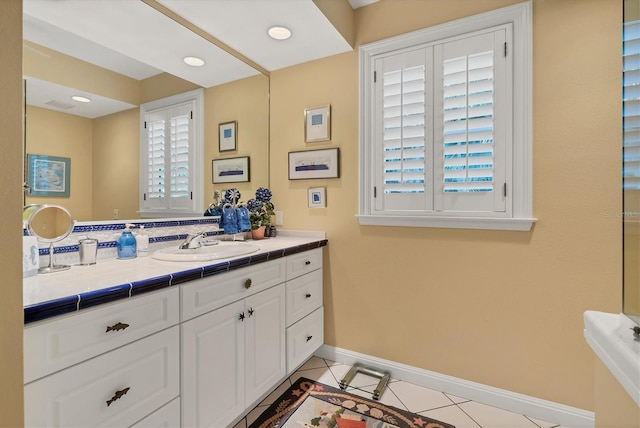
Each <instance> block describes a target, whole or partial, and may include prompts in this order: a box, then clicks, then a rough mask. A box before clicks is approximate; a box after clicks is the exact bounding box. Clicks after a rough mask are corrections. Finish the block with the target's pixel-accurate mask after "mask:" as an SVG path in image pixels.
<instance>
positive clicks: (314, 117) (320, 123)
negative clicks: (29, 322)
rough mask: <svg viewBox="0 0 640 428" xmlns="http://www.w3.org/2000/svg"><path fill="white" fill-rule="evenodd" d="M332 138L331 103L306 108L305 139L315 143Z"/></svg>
mask: <svg viewBox="0 0 640 428" xmlns="http://www.w3.org/2000/svg"><path fill="white" fill-rule="evenodd" d="M330 139H331V105H330V104H327V105H326V106H320V107H311V108H307V109H305V110H304V141H305V142H307V143H313V142H316V141H327V140H330Z"/></svg>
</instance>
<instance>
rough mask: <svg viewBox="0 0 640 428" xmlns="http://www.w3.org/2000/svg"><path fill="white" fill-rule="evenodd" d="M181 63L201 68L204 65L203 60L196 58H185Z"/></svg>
mask: <svg viewBox="0 0 640 428" xmlns="http://www.w3.org/2000/svg"><path fill="white" fill-rule="evenodd" d="M183 61H184V62H185V64H187V65H190V66H192V67H202V66H203V65H204V60H203V59H201V58H198V57H197V56H185V57H184V59H183Z"/></svg>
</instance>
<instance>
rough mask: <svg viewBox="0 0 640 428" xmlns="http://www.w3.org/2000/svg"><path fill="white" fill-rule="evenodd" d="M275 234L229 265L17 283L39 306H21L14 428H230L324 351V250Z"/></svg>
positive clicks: (83, 272)
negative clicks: (21, 362)
mask: <svg viewBox="0 0 640 428" xmlns="http://www.w3.org/2000/svg"><path fill="white" fill-rule="evenodd" d="M282 235H285V236H282V237H280V236H279V237H278V238H271V239H265V240H263V241H251V243H252V244H254V245H257V246H258V247H259V250H258V251H256V252H254V253H252V254H249V255H245V256H239V257H235V258H231V259H224V260H213V261H208V262H168V261H158V260H154V259H152V258H151V257H145V258H138V259H134V260H117V259H108V260H104V261H99V262H98V263H97V264H96V265H93V266H72V268H71V269H70V270H69V271H66V272H61V273H56V274H52V275H49V276H46V275H38V276H37V277H34V278H28V279H25V301H26V302H28V301H29V299H32V300H34V299H38V297H37V296H43V297H40V300H42V301H35V302H31V303H30V304H28V305H27V306H26V307H25V322H26V324H25V332H24V355H25V426H27V427H30V426H49V427H65V426H76V427H77V426H86V427H89V426H119V427H143V426H144V427H152V426H158V427H159V426H171V427H177V426H184V427H207V426H208V427H223V426H228V425H231V424H233V423H234V422H236V421H237V420H238V419H239V418H240V417H241V416H242V415H243V414H244V413H246V412H247V411H249V410H251V408H253V406H255V405H256V404H258V403H259V401H260V400H262V399H263V398H264V397H265V396H266V395H267V394H268V393H269V392H270V391H271V390H272V389H273V388H275V387H276V386H277V385H279V384H280V383H281V382H282V381H283V380H284V379H285V378H286V377H287V376H288V375H289V374H290V373H292V372H293V371H295V369H296V368H297V367H298V366H300V365H301V364H302V363H303V362H304V361H305V360H306V359H308V358H309V357H310V356H311V355H312V354H313V352H314V351H315V350H317V349H318V348H319V347H320V346H321V345H322V343H323V306H322V251H323V249H322V247H324V246H325V245H326V244H327V241H326V239H325V238H324V236H323V234H320V235H314V234H301V235H299V236H295V235H291V236H286V234H284V233H283V234H282ZM47 287H50V289H48V288H47ZM54 288H55V289H56V290H57V291H54ZM61 288H62V290H63V291H60V289H61ZM56 293H57V294H56ZM60 294H64V296H63V297H60ZM46 296H49V297H51V296H54V298H53V299H49V300H47V299H46ZM74 302H75V303H74ZM74 304H75V308H74V307H73V306H74Z"/></svg>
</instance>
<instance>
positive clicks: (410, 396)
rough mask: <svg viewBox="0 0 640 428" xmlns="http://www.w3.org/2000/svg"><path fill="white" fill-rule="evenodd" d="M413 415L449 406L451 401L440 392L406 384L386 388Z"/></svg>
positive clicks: (395, 384) (396, 383)
mask: <svg viewBox="0 0 640 428" xmlns="http://www.w3.org/2000/svg"><path fill="white" fill-rule="evenodd" d="M387 388H389V389H390V390H392V391H393V393H394V394H395V395H396V396H397V397H398V398H399V399H400V401H402V402H403V403H404V405H405V406H406V407H407V410H409V411H410V412H414V413H419V412H424V411H427V410H432V409H437V408H439V407H445V406H450V405H452V404H453V401H451V400H450V399H449V397H447V396H446V395H445V394H443V393H442V392H440V391H434V390H433V389H429V388H424V387H422V386H418V385H414V384H411V383H408V382H402V381H401V382H394V383H392V384H389V385H388V386H387Z"/></svg>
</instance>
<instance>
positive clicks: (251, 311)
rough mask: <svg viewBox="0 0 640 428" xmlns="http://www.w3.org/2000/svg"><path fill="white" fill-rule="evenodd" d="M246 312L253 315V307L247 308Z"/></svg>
mask: <svg viewBox="0 0 640 428" xmlns="http://www.w3.org/2000/svg"><path fill="white" fill-rule="evenodd" d="M247 312H248V313H249V316H251V315H253V308H249V310H248V311H247Z"/></svg>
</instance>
